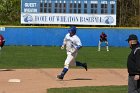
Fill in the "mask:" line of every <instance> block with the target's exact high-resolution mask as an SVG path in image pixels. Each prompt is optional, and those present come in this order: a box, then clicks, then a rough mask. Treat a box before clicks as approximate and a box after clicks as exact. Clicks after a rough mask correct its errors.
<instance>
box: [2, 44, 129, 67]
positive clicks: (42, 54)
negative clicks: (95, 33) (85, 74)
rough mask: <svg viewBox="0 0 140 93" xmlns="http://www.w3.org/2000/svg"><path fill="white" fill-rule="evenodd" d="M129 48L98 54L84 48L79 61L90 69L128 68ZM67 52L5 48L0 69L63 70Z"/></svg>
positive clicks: (32, 48) (117, 48)
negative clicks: (85, 63)
mask: <svg viewBox="0 0 140 93" xmlns="http://www.w3.org/2000/svg"><path fill="white" fill-rule="evenodd" d="M129 52H130V49H129V48H128V47H127V48H126V47H110V51H109V52H107V51H106V49H105V48H102V51H100V52H98V51H97V47H83V48H82V49H81V50H80V51H79V54H78V56H77V60H78V61H81V62H87V63H88V67H89V68H126V60H127V56H128V54H129ZM65 58H66V52H65V50H61V49H60V47H47V46H32V47H31V46H4V48H3V49H2V50H1V51H0V68H1V69H3V68H62V67H63V64H64V60H65Z"/></svg>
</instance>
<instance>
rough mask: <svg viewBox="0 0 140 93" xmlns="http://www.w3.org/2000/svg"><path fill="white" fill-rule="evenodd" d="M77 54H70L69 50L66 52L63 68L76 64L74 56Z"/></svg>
mask: <svg viewBox="0 0 140 93" xmlns="http://www.w3.org/2000/svg"><path fill="white" fill-rule="evenodd" d="M76 56H77V53H74V54H71V53H70V52H67V58H66V60H65V63H64V68H67V69H69V66H76V63H75V58H76Z"/></svg>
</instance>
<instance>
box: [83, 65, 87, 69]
mask: <svg viewBox="0 0 140 93" xmlns="http://www.w3.org/2000/svg"><path fill="white" fill-rule="evenodd" d="M83 67H84V68H85V69H86V71H87V63H83Z"/></svg>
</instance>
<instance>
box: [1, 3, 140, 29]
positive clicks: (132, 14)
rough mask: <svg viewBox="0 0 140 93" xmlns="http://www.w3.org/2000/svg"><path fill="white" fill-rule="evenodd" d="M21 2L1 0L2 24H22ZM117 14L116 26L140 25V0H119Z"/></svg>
mask: <svg viewBox="0 0 140 93" xmlns="http://www.w3.org/2000/svg"><path fill="white" fill-rule="evenodd" d="M20 4H21V0H0V25H14V26H18V25H22V24H20V13H21V11H20ZM116 15H117V21H116V26H115V27H140V0H117V14H116ZM60 26H61V25H60ZM94 27H98V26H94ZM113 27H114V26H113Z"/></svg>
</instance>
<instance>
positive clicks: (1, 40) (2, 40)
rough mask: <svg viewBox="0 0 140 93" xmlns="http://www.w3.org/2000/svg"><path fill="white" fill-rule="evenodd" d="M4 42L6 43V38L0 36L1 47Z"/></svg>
mask: <svg viewBox="0 0 140 93" xmlns="http://www.w3.org/2000/svg"><path fill="white" fill-rule="evenodd" d="M3 42H4V37H3V36H2V35H0V46H1V45H2V43H3Z"/></svg>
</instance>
